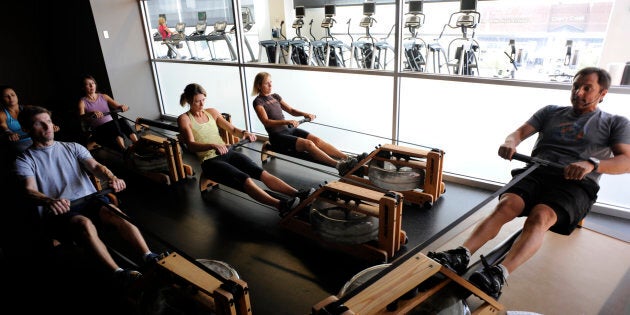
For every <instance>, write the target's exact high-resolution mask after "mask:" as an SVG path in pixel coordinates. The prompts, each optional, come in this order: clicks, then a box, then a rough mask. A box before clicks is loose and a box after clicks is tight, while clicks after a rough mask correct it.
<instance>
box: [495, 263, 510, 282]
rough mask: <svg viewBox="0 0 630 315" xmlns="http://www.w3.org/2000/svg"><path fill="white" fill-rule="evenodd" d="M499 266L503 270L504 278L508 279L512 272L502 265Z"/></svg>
mask: <svg viewBox="0 0 630 315" xmlns="http://www.w3.org/2000/svg"><path fill="white" fill-rule="evenodd" d="M497 266H499V267H500V268H501V271H502V272H503V278H504V279H507V277H508V276H509V275H510V272H509V271H508V270H507V268H505V266H503V265H502V264H498V265H497Z"/></svg>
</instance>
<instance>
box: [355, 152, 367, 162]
mask: <svg viewBox="0 0 630 315" xmlns="http://www.w3.org/2000/svg"><path fill="white" fill-rule="evenodd" d="M368 155H370V154H369V153H367V152H363V153H361V154H359V155H357V156H356V157H355V159H357V161H359V162H361V161H363V160H365V158H366V157H368Z"/></svg>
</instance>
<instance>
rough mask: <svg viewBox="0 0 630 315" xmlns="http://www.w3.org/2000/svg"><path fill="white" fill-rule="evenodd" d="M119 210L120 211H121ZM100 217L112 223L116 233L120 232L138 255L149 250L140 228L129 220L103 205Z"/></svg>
mask: <svg viewBox="0 0 630 315" xmlns="http://www.w3.org/2000/svg"><path fill="white" fill-rule="evenodd" d="M111 206H112V207H113V208H114V209H116V210H118V211H120V209H118V208H117V207H115V206H114V205H111ZM120 212H121V213H122V211H120ZM101 219H102V220H103V222H106V223H108V224H111V225H113V226H114V227H115V228H116V230H117V231H118V233H120V236H121V237H122V238H123V239H124V240H126V241H127V242H128V243H129V245H130V246H131V247H132V248H135V249H137V251H138V252H139V254H140V257H142V255H144V254H146V253H148V252H149V246H148V245H147V243H146V241H145V240H144V237H142V233H140V230H139V229H138V228H137V227H136V226H135V225H133V224H131V222H129V221H127V220H125V219H123V218H121V217H119V216H118V215H116V214H115V213H113V212H112V209H107V208H105V207H104V208H102V209H101Z"/></svg>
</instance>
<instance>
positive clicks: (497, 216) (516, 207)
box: [463, 193, 525, 253]
mask: <svg viewBox="0 0 630 315" xmlns="http://www.w3.org/2000/svg"><path fill="white" fill-rule="evenodd" d="M524 206H525V203H524V202H523V199H521V198H520V197H519V196H517V195H515V194H511V193H507V194H505V195H503V197H502V198H501V200H500V201H499V204H497V206H496V208H495V209H494V211H493V212H492V213H491V214H490V215H489V216H488V217H486V218H485V219H483V221H481V222H480V223H479V224H478V225H477V226H476V227H475V229H474V230H473V232H472V234H471V235H470V236H469V237H468V239H467V240H466V241H465V242H464V244H463V245H464V247H466V248H468V250H470V252H471V253H474V252H476V251H477V250H478V249H479V248H481V247H482V246H483V245H484V244H485V243H486V242H488V241H489V240H491V239H493V238H495V237H496V236H497V234H498V233H499V231H500V230H501V227H502V226H503V225H504V224H506V223H508V222H510V221H512V220H513V219H514V218H516V216H517V215H518V214H519V213H521V211H522V209H523V207H524Z"/></svg>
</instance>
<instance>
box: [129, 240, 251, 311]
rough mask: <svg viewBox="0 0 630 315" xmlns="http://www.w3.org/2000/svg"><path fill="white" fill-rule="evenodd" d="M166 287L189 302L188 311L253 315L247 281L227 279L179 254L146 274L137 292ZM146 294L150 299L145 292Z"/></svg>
mask: <svg viewBox="0 0 630 315" xmlns="http://www.w3.org/2000/svg"><path fill="white" fill-rule="evenodd" d="M164 286H166V287H168V288H172V289H173V290H174V291H176V292H179V295H180V297H181V298H182V300H183V299H184V298H185V299H187V300H188V301H186V302H185V304H186V305H185V306H187V307H188V308H191V307H192V305H193V304H194V305H196V306H197V309H202V310H206V311H210V312H209V313H212V314H217V315H251V314H252V307H251V303H250V298H249V288H248V286H247V283H246V282H245V281H243V280H241V279H239V278H237V277H231V278H228V279H226V278H224V277H223V276H221V275H219V274H217V273H216V272H213V271H212V270H210V269H207V268H204V267H203V265H202V264H200V263H199V262H198V261H192V260H191V259H189V258H187V257H184V256H183V255H180V254H178V253H176V252H174V253H170V254H169V255H168V256H166V257H164V258H162V259H161V260H160V261H158V262H157V263H156V267H155V268H153V270H150V271H148V272H145V273H144V277H143V280H142V283H141V284H140V287H139V288H138V289H139V290H150V289H151V288H154V289H155V288H158V287H160V288H164ZM144 294H145V295H147V293H146V292H145V293H144ZM182 302H184V301H182ZM191 302H193V303H191ZM204 313H205V312H204Z"/></svg>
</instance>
